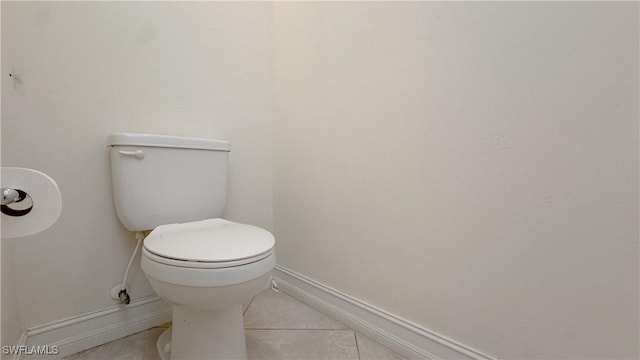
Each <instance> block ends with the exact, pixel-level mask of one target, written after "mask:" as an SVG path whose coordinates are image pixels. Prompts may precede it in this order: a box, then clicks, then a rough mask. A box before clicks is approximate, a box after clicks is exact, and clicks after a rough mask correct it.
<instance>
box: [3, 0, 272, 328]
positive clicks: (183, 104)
mask: <svg viewBox="0 0 640 360" xmlns="http://www.w3.org/2000/svg"><path fill="white" fill-rule="evenodd" d="M270 38H271V35H270V4H268V3H179V2H128V3H124V2H100V3H97V2H91V3H81V2H43V3H26V2H19V3H15V2H3V3H2V72H1V73H0V76H2V165H3V166H22V167H30V168H34V169H38V170H41V171H43V172H45V173H47V174H49V175H50V176H52V177H53V178H54V179H56V181H57V182H58V185H59V186H60V189H61V191H62V196H63V211H62V216H61V217H60V220H59V221H58V222H57V223H56V224H55V225H54V226H53V227H51V228H50V229H48V230H46V231H44V232H42V233H40V234H38V235H35V236H31V237H28V238H24V239H19V240H16V241H15V259H16V261H15V275H16V279H15V282H16V287H15V288H12V289H11V290H12V291H15V292H16V293H17V294H18V297H19V303H18V310H19V311H18V313H19V316H20V321H21V324H22V328H25V327H29V326H34V325H39V324H44V323H48V322H50V321H54V320H59V319H62V318H65V317H67V316H72V315H77V314H81V313H84V312H87V311H93V310H98V309H102V308H104V307H107V306H110V305H112V304H114V302H113V300H112V299H111V298H110V297H109V290H110V289H111V287H112V286H113V285H115V284H116V283H118V282H119V281H122V276H123V274H124V270H125V266H126V265H127V261H128V260H129V256H130V254H131V251H132V250H133V247H134V245H135V240H134V239H133V234H131V233H129V232H127V231H126V230H125V229H124V228H123V227H122V226H121V225H120V223H119V221H118V219H117V218H116V214H115V211H114V207H113V200H112V193H111V182H110V169H109V161H108V156H107V149H106V146H105V141H106V137H107V135H108V134H109V133H111V132H116V131H130V132H145V133H159V134H173V135H182V136H198V137H206V138H218V139H225V140H229V141H231V146H232V152H231V158H230V172H231V178H230V183H231V187H230V196H229V203H228V207H227V212H226V214H225V217H226V218H228V219H231V220H236V221H241V222H246V223H251V224H255V225H258V226H262V227H265V228H267V229H270V228H271V227H272V167H273V166H272V155H273V149H272V131H271V123H272V122H271V115H270V114H271V105H270V96H269V94H270V93H271V87H270V86H271V78H270ZM10 72H13V73H16V74H19V75H20V77H21V78H22V83H21V84H18V83H15V82H13V81H12V80H11V79H10V78H9V77H8V74H9V73H10ZM36 201H37V199H36ZM5 240H6V239H3V244H4V242H5ZM3 255H4V251H3ZM134 264H135V265H134V267H133V268H132V271H131V278H130V283H131V284H132V291H131V294H132V297H133V298H134V299H135V298H139V297H142V296H146V295H149V294H152V293H153V291H152V289H151V287H150V286H149V284H148V282H147V281H146V280H145V278H144V275H143V274H142V272H141V271H140V269H139V266H138V264H139V262H138V260H136V262H135V263H134ZM3 265H4V261H3ZM3 270H4V269H3ZM3 275H4V274H3ZM4 291H6V289H5V288H4V282H3V292H4ZM3 305H4V301H3ZM3 316H4V311H3Z"/></svg>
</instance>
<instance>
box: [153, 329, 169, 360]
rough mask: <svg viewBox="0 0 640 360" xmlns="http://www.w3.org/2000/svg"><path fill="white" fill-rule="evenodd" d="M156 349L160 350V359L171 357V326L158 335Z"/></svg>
mask: <svg viewBox="0 0 640 360" xmlns="http://www.w3.org/2000/svg"><path fill="white" fill-rule="evenodd" d="M156 349H157V350H158V355H160V360H170V359H171V327H169V328H168V329H166V330H165V331H163V332H162V334H160V336H158V341H156Z"/></svg>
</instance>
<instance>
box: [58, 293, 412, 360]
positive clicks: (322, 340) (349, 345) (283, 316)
mask: <svg viewBox="0 0 640 360" xmlns="http://www.w3.org/2000/svg"><path fill="white" fill-rule="evenodd" d="M244 320H245V328H246V332H245V333H246V337H247V349H248V352H249V359H252V360H262V359H295V360H302V359H314V360H315V359H326V360H338V359H340V360H343V359H344V360H346V359H349V360H351V359H353V360H400V359H403V358H402V357H400V356H399V355H397V354H395V353H393V352H391V351H390V350H388V349H386V348H384V347H382V346H381V345H379V344H377V343H375V342H373V341H372V340H370V339H368V338H366V337H364V336H362V335H360V334H358V333H356V332H354V331H353V330H351V329H349V328H347V327H345V326H344V325H342V324H340V323H339V322H337V321H334V320H333V319H330V318H328V317H327V316H325V315H323V314H322V313H320V312H318V311H316V310H314V309H312V308H310V307H309V306H307V305H305V304H303V303H302V302H300V301H298V300H296V299H294V298H293V297H291V296H289V295H287V294H284V293H283V292H282V291H281V292H274V291H272V290H266V291H263V292H262V293H260V294H258V295H257V296H256V297H255V298H254V299H253V301H251V303H250V304H249V306H248V307H247V309H246V311H245V315H244ZM167 326H169V324H166V325H164V326H159V327H154V328H152V329H149V330H145V331H142V332H139V333H137V334H134V335H131V336H127V337H125V338H123V339H119V340H116V341H113V342H110V343H108V344H104V345H101V346H98V347H95V348H93V349H89V350H86V351H83V352H80V353H77V354H74V355H70V356H68V357H66V358H65V359H68V360H72V359H73V360H103V359H104V360H116V359H117V360H133V359H136V360H137V359H140V360H158V359H159V356H158V354H157V352H156V339H157V338H158V336H160V334H161V333H162V332H163V331H164V330H165V328H166V327H167Z"/></svg>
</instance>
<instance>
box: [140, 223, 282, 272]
mask: <svg viewBox="0 0 640 360" xmlns="http://www.w3.org/2000/svg"><path fill="white" fill-rule="evenodd" d="M274 245H275V239H274V238H273V235H271V233H270V232H268V231H266V230H264V229H261V228H259V227H256V226H251V225H246V224H240V223H234V222H231V221H228V220H224V219H207V220H202V221H195V222H189V223H181V224H169V225H161V226H158V227H156V228H155V229H154V230H153V231H152V232H151V233H150V234H149V235H148V236H147V237H146V239H145V240H144V246H143V254H144V255H145V256H147V257H148V258H149V259H150V260H153V261H155V262H158V263H162V264H166V265H172V266H179V267H188V268H205V269H217V268H228V267H234V266H242V265H246V264H250V263H253V262H256V261H260V260H262V259H264V258H266V257H268V256H269V255H271V253H273V247H274Z"/></svg>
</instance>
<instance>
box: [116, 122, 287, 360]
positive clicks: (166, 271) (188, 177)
mask: <svg viewBox="0 0 640 360" xmlns="http://www.w3.org/2000/svg"><path fill="white" fill-rule="evenodd" d="M107 145H108V147H109V152H110V157H111V176H112V183H113V197H114V203H115V208H116V213H117V215H118V218H119V219H120V222H121V223H122V224H123V225H124V226H125V227H126V228H127V229H128V230H130V231H135V232H139V231H148V230H151V232H150V233H149V234H148V235H147V237H146V238H145V239H144V243H143V247H142V256H141V268H142V271H143V272H144V274H145V276H146V277H147V279H148V280H149V282H150V284H151V286H152V288H153V289H154V291H155V292H156V293H157V294H158V295H159V296H160V297H162V298H163V299H165V300H166V301H167V302H169V303H171V304H172V307H173V324H172V326H171V327H170V328H169V329H167V330H166V331H165V332H164V333H163V334H162V335H161V336H160V337H159V338H158V344H157V348H158V351H159V353H160V357H161V358H162V359H163V360H165V359H174V360H175V359H246V358H247V348H246V343H245V336H244V322H243V318H242V312H243V306H246V304H248V303H249V301H250V300H251V298H252V297H253V296H255V295H256V294H257V293H258V292H260V291H262V290H263V289H266V288H267V287H268V286H269V284H270V282H271V271H272V270H273V268H274V266H275V252H274V245H275V239H274V237H273V235H272V234H271V233H270V232H268V231H267V230H264V229H261V228H259V227H257V226H252V225H247V224H241V223H237V222H232V221H228V220H225V219H222V218H220V216H221V215H222V212H223V211H224V208H225V205H226V199H227V171H228V170H227V169H228V158H229V151H230V146H229V143H228V142H226V141H220V140H211V139H200V138H187V137H177V136H165V135H149V134H134V133H114V134H111V135H110V136H109V137H108V140H107Z"/></svg>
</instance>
